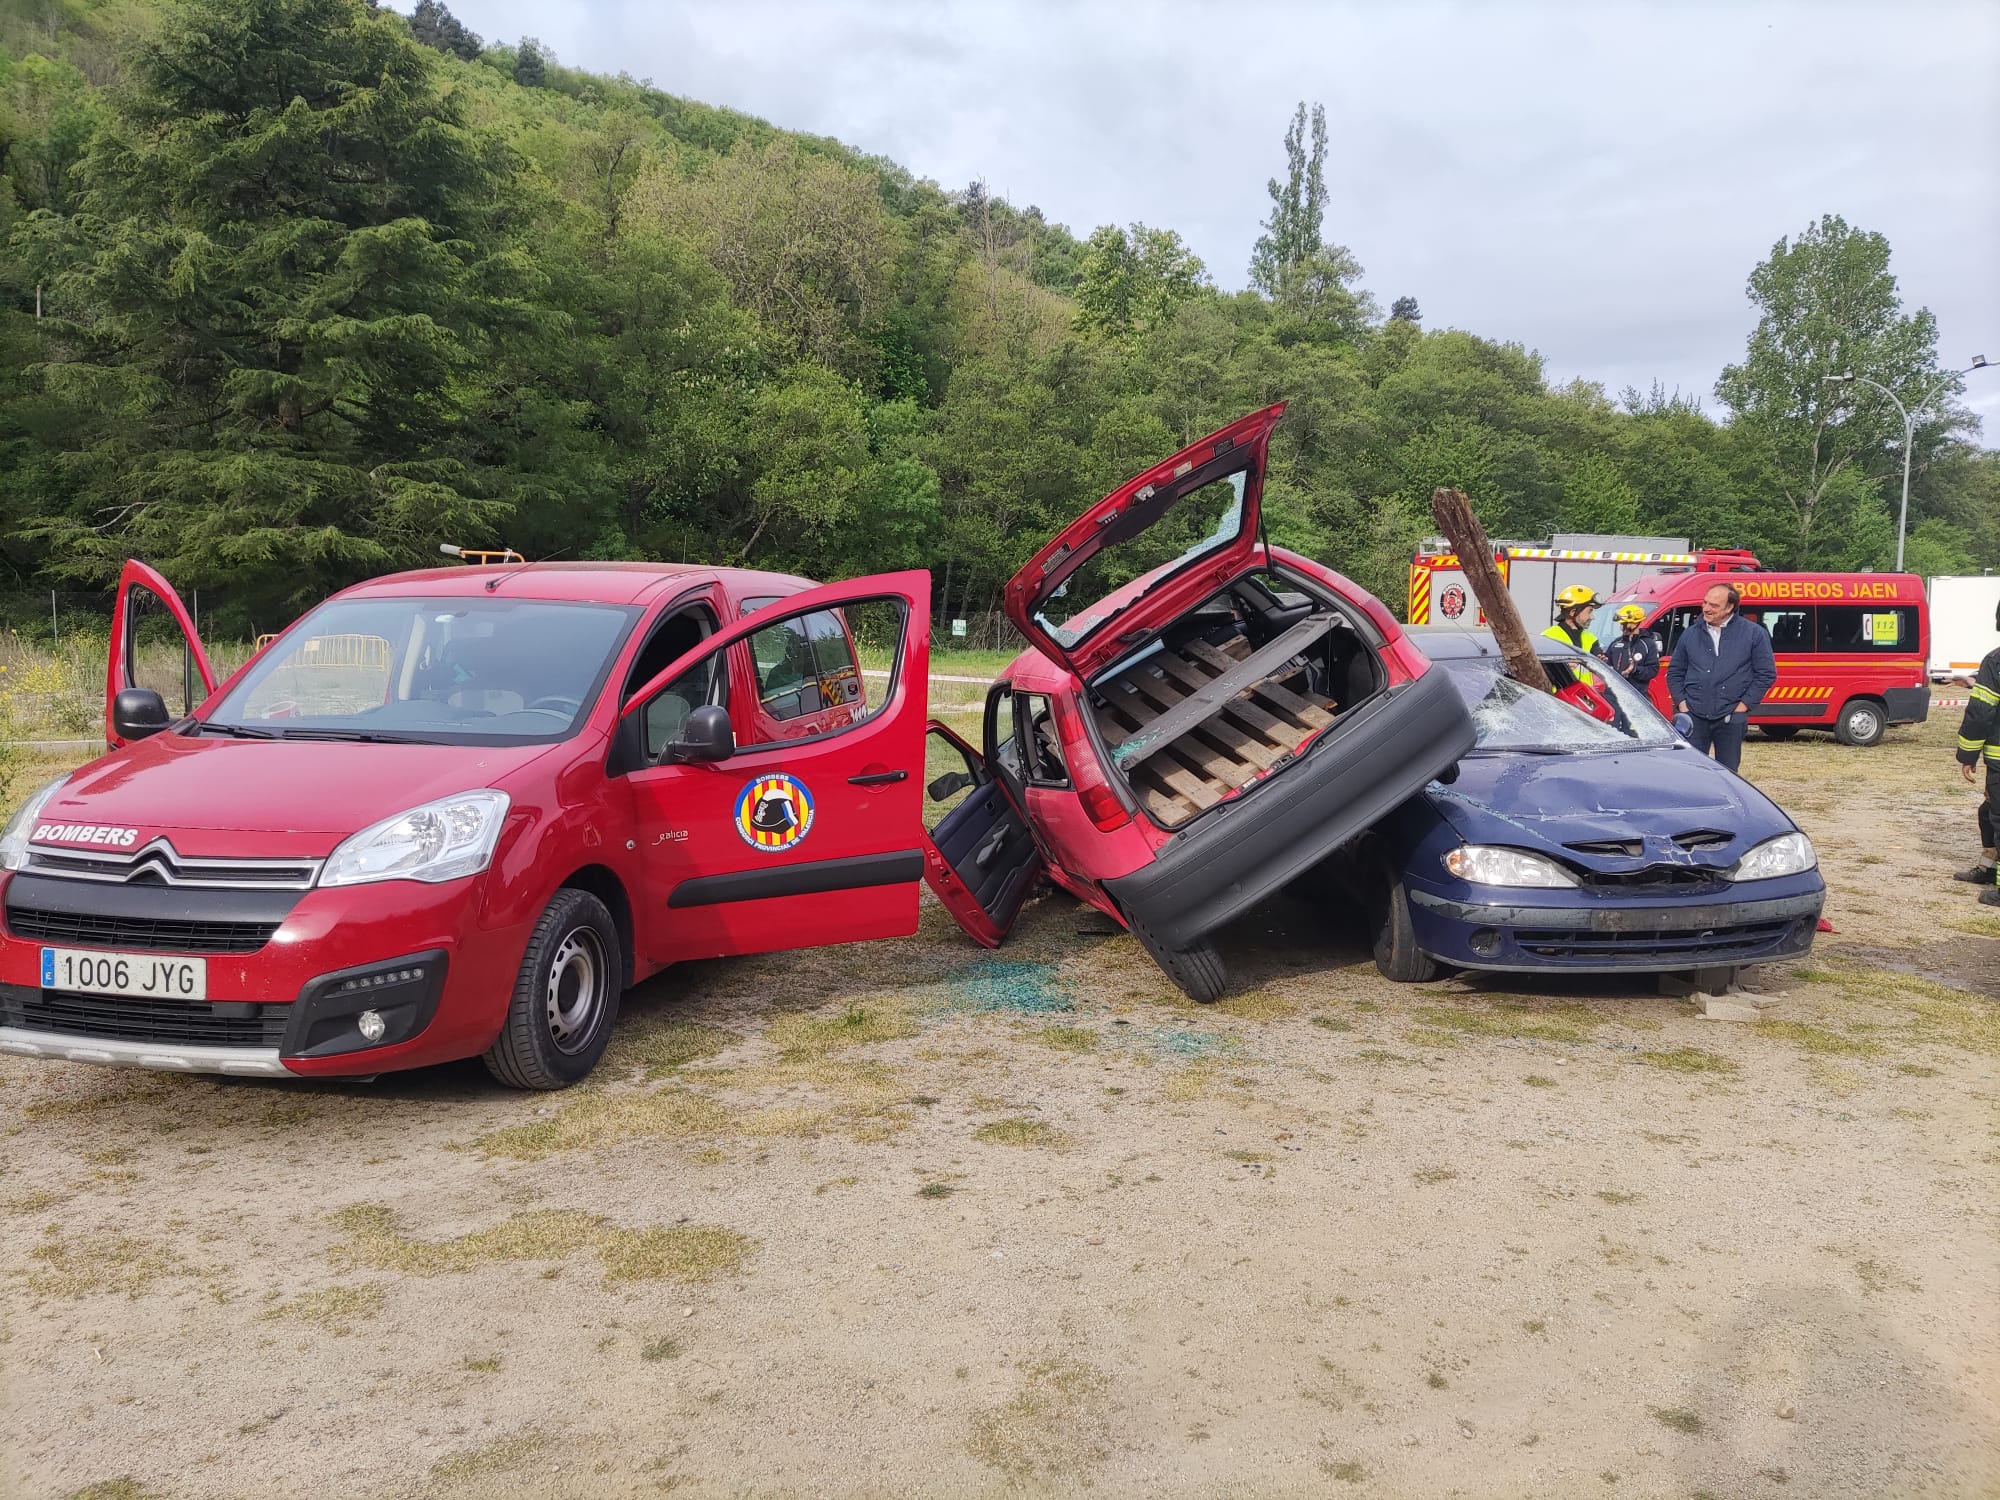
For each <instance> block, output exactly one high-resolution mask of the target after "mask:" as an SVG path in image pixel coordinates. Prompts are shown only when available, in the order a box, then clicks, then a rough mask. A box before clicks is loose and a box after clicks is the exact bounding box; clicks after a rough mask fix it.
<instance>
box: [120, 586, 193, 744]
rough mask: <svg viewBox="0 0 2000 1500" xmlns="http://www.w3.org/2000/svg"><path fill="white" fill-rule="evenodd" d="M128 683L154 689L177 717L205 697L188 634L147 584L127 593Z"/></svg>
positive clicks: (126, 678) (169, 710) (126, 647)
mask: <svg viewBox="0 0 2000 1500" xmlns="http://www.w3.org/2000/svg"><path fill="white" fill-rule="evenodd" d="M125 685H126V686H127V687H141V688H151V689H152V690H153V691H154V692H156V693H158V694H159V695H160V699H161V701H162V702H164V703H165V704H166V705H167V712H168V713H169V714H171V715H172V716H173V717H174V718H176V719H178V718H180V717H181V716H182V715H183V714H186V713H188V712H190V711H191V710H192V709H193V708H194V706H195V705H196V704H197V703H199V702H200V701H201V699H202V696H203V694H202V686H201V673H200V672H198V671H196V670H195V665H194V652H193V651H192V650H191V649H190V648H189V646H188V639H187V635H186V634H185V633H184V632H183V631H182V629H181V626H180V622H179V621H178V620H176V619H175V618H174V617H173V614H172V612H171V611H170V610H169V609H168V608H167V603H166V601H165V600H164V599H162V598H161V597H160V596H159V595H158V594H156V593H154V592H153V591H152V590H151V589H149V588H147V587H146V586H145V585H144V584H143V583H135V584H133V585H132V587H131V588H130V589H129V590H128V591H127V592H126V595H125Z"/></svg>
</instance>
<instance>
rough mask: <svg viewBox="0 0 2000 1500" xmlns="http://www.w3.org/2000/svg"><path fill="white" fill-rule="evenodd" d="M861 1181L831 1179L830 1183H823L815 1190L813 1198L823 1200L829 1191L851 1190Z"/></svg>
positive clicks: (843, 1178) (840, 1178) (848, 1178)
mask: <svg viewBox="0 0 2000 1500" xmlns="http://www.w3.org/2000/svg"><path fill="white" fill-rule="evenodd" d="M860 1181H861V1179H860V1178H859V1177H835V1178H832V1179H830V1180H829V1181H826V1182H822V1183H821V1184H820V1185H819V1186H818V1187H816V1188H814V1189H813V1196H814V1197H815V1198H823V1197H825V1196H826V1194H827V1192H828V1190H829V1189H832V1188H851V1187H853V1186H854V1185H855V1184H856V1183H858V1182H860Z"/></svg>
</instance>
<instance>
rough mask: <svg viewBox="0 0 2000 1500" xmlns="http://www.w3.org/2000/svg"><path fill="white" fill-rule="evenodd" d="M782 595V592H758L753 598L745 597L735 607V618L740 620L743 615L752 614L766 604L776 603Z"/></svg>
mask: <svg viewBox="0 0 2000 1500" xmlns="http://www.w3.org/2000/svg"><path fill="white" fill-rule="evenodd" d="M784 597H785V596H784V595H783V594H759V595H758V596H757V597H756V598H754V599H745V600H744V601H743V602H742V603H741V604H740V605H738V606H737V608H736V618H737V619H739V620H740V619H742V618H743V617H744V616H745V615H754V614H756V613H757V611H758V610H760V609H763V608H764V607H765V606H766V605H771V604H776V603H777V602H778V601H779V600H780V599H782V598H784Z"/></svg>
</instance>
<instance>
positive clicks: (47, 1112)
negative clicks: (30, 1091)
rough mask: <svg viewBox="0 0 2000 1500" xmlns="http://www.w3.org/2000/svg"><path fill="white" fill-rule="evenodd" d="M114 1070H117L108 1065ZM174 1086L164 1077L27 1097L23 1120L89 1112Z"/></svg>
mask: <svg viewBox="0 0 2000 1500" xmlns="http://www.w3.org/2000/svg"><path fill="white" fill-rule="evenodd" d="M106 1071H109V1072H113V1073H116V1072H117V1071H118V1070H116V1069H109V1070H106ZM172 1087H173V1083H172V1082H170V1081H169V1080H167V1079H164V1078H161V1079H151V1078H149V1079H146V1080H144V1081H143V1082H134V1083H119V1084H114V1085H113V1086H112V1087H109V1088H107V1089H105V1090H104V1091H103V1092H102V1093H98V1094H63V1095H60V1096H58V1097H57V1098H54V1099H30V1100H29V1101H28V1102H27V1103H26V1104H24V1105H22V1106H21V1118H22V1119H24V1120H59V1119H62V1118H63V1117H64V1116H66V1115H84V1114H91V1113H93V1112H95V1111H97V1110H100V1109H118V1108H120V1107H121V1106H123V1105H127V1104H140V1103H146V1102H150V1101H152V1100H155V1099H159V1098H162V1097H164V1096H165V1095H166V1093H167V1092H168V1091H169V1090H170V1089H171V1088H172Z"/></svg>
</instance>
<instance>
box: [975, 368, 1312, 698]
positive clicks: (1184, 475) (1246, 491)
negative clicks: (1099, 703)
mask: <svg viewBox="0 0 2000 1500" xmlns="http://www.w3.org/2000/svg"><path fill="white" fill-rule="evenodd" d="M1284 414H1285V403H1284V402H1282V401H1280V402H1278V403H1277V404H1275V405H1273V406H1267V407H1265V408H1264V409H1263V410H1262V411H1256V412H1252V413H1251V414H1250V415H1249V416H1247V417H1239V418H1238V419H1237V420H1236V421H1234V422H1231V423H1230V424H1229V425H1228V426H1227V427H1225V428H1223V429H1222V430H1221V431H1219V432H1213V433H1210V434H1209V435H1208V436H1207V437H1205V438H1203V439H1201V441H1199V442H1197V443H1191V444H1190V445H1188V446H1187V447H1185V448H1183V449H1181V451H1180V452H1178V453H1176V454H1174V455H1173V457H1171V458H1166V459H1162V460H1161V461H1160V462H1159V463H1157V464H1154V465H1153V467H1152V468H1150V469H1148V470H1146V471H1145V472H1144V473H1143V474H1139V475H1137V476H1135V477H1134V478H1131V479H1128V480H1126V481H1125V483H1123V484H1121V485H1120V486H1119V487H1118V488H1117V489H1115V490H1113V491H1112V492H1111V493H1110V494H1108V495H1106V496H1105V497H1104V498H1103V499H1102V500H1100V501H1098V502H1097V504H1095V505H1093V506H1092V507H1091V508H1090V509H1089V510H1087V511H1085V512H1084V513H1083V514H1082V515H1081V516H1079V517H1077V518H1076V520H1074V521H1072V522H1071V523H1070V524H1069V525H1068V526H1066V527H1064V528H1063V529H1062V530H1061V531H1060V532H1058V533H1057V534H1056V536H1055V537H1054V538H1053V539H1052V540H1050V541H1049V542H1048V544H1047V545H1045V546H1044V547H1043V548H1042V549H1041V550H1040V551H1039V552H1037V553H1036V554H1035V555H1034V556H1033V557H1031V558H1029V559H1028V565H1027V566H1026V567H1024V568H1022V569H1021V571H1020V572H1018V573H1016V574H1015V575H1014V576H1013V578H1012V579H1010V580H1009V581H1008V584H1007V592H1006V596H1005V601H1004V602H1005V607H1006V611H1007V618H1008V619H1010V620H1012V621H1013V622H1014V625H1015V628H1016V629H1018V630H1019V631H1020V632H1021V633H1022V634H1023V635H1025V636H1026V637H1027V638H1028V639H1029V640H1030V641H1031V642H1033V643H1034V645H1035V646H1036V648H1037V649H1039V650H1040V651H1041V653H1042V654H1043V655H1044V656H1046V657H1048V659H1049V660H1050V661H1053V662H1056V663H1058V664H1059V665H1062V666H1065V667H1067V668H1068V669H1069V670H1070V671H1072V672H1074V673H1075V674H1076V675H1077V676H1078V677H1079V678H1088V677H1089V676H1090V675H1091V674H1092V673H1094V672H1095V671H1096V670H1097V669H1098V668H1100V667H1102V666H1104V665H1105V664H1107V663H1108V662H1110V661H1112V660H1113V659H1115V658H1116V657H1118V656H1120V655H1122V654H1123V653H1124V651H1125V650H1126V649H1127V648H1128V646H1129V645H1130V644H1131V643H1132V642H1133V641H1136V640H1137V639H1139V638H1140V637H1141V636H1143V635H1144V634H1146V633H1147V631H1148V630H1149V629H1153V628H1157V627H1158V626H1159V625H1161V624H1163V623H1164V622H1166V621H1168V620H1171V619H1173V618H1174V617H1175V616H1176V615H1178V614H1181V613H1182V612H1184V611H1185V610H1187V609H1188V608H1190V607H1191V606H1193V605H1195V604H1197V603H1199V602H1200V601H1201V600H1202V599H1203V598H1205V597H1206V596H1207V595H1209V594H1211V593H1213V592H1214V591H1215V589H1216V587H1217V586H1218V585H1220V584H1223V583H1226V582H1228V581H1229V580H1230V579H1232V578H1235V577H1237V576H1238V575H1240V574H1242V573H1244V572H1246V571H1248V570H1249V568H1250V567H1251V565H1252V564H1253V563H1254V562H1255V560H1256V558H1257V555H1258V551H1259V541H1258V506H1259V505H1260V504H1261V503H1262V500H1263V493H1264V467H1265V459H1266V453H1267V451H1268V449H1269V447H1270V443H1271V431H1272V429H1273V428H1275V427H1276V426H1277V425H1278V419H1279V418H1280V417H1282V416H1283V415H1284Z"/></svg>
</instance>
